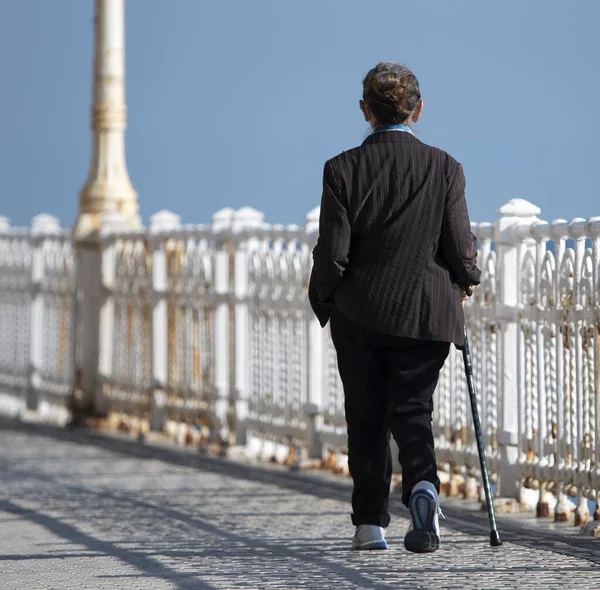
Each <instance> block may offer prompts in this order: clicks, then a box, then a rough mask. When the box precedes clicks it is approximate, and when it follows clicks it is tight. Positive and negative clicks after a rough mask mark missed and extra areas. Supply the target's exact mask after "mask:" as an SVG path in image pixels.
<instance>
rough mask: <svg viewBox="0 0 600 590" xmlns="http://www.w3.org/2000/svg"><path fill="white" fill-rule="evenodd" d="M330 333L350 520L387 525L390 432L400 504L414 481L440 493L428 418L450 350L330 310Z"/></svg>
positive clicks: (406, 497) (406, 496) (388, 520)
mask: <svg viewBox="0 0 600 590" xmlns="http://www.w3.org/2000/svg"><path fill="white" fill-rule="evenodd" d="M331 335H332V338H333V343H334V346H335V349H336V351H337V357H338V367H339V371H340V376H341V378H342V383H343V385H344V397H345V401H344V404H345V410H346V421H347V423H348V467H349V470H350V475H351V476H352V480H353V482H354V490H353V492H352V522H353V523H354V524H355V525H360V524H373V525H377V526H381V527H386V526H387V525H388V524H389V522H390V516H389V514H388V499H389V493H390V484H391V478H392V456H391V451H390V446H389V441H390V433H391V434H392V435H393V436H394V439H395V440H396V443H397V445H398V447H399V449H400V452H399V460H400V464H401V465H402V501H403V502H404V504H406V505H408V500H409V498H410V493H411V489H412V488H413V486H414V485H415V484H416V483H418V482H419V481H423V480H425V481H430V482H431V483H433V484H434V485H435V486H436V488H437V490H438V492H439V485H440V481H439V479H438V476H437V464H436V460H435V451H434V443H433V433H432V429H431V414H432V412H433V393H434V390H435V388H436V385H437V382H438V378H439V372H440V370H441V369H442V367H443V365H444V362H445V360H446V358H447V356H448V353H449V351H450V344H449V343H448V342H435V341H425V340H414V339H410V338H400V337H398V336H388V335H385V334H381V333H378V332H373V331H371V330H367V329H365V328H362V327H360V326H358V325H356V324H354V323H353V322H351V321H350V320H348V319H347V318H345V317H344V316H343V315H342V314H341V313H340V312H339V311H338V310H336V309H334V310H333V312H332V315H331Z"/></svg>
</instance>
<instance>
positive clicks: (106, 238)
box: [89, 213, 128, 416]
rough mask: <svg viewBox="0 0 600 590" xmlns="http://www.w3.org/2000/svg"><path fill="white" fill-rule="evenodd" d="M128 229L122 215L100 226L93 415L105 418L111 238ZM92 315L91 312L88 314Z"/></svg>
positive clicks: (111, 301) (111, 329) (110, 215)
mask: <svg viewBox="0 0 600 590" xmlns="http://www.w3.org/2000/svg"><path fill="white" fill-rule="evenodd" d="M127 228H128V223H127V219H126V218H125V217H123V216H122V215H121V214H120V213H107V214H105V215H103V216H102V219H101V225H100V236H99V238H100V239H99V244H100V268H99V269H98V274H99V276H100V293H99V297H100V298H99V302H98V306H99V309H98V371H97V375H98V378H97V383H96V385H95V388H94V403H93V406H94V412H95V413H96V414H99V415H102V416H104V415H106V413H107V403H106V395H105V390H104V382H105V380H107V379H111V377H112V373H113V371H112V368H113V367H112V363H113V346H114V340H113V332H114V322H115V300H114V288H115V275H116V266H115V265H116V260H115V240H114V239H112V238H111V237H112V235H113V234H116V233H118V232H119V231H120V230H121V231H124V230H126V229H127ZM89 311H91V310H89Z"/></svg>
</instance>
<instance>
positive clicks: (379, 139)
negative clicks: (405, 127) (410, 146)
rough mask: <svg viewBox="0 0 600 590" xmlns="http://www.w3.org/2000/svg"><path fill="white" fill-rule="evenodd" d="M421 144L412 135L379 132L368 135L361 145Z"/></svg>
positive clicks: (400, 132) (402, 132)
mask: <svg viewBox="0 0 600 590" xmlns="http://www.w3.org/2000/svg"><path fill="white" fill-rule="evenodd" d="M390 142H392V143H396V142H401V143H423V142H422V141H421V140H420V139H417V138H416V137H415V136H414V135H413V134H412V133H407V132H406V131H379V132H377V133H372V134H371V135H369V136H368V137H367V138H366V139H365V140H364V141H363V143H362V145H368V144H370V143H390Z"/></svg>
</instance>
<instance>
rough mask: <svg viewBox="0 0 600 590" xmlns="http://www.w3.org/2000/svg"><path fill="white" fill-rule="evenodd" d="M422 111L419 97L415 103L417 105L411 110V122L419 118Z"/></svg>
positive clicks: (421, 100)
mask: <svg viewBox="0 0 600 590" xmlns="http://www.w3.org/2000/svg"><path fill="white" fill-rule="evenodd" d="M422 112H423V99H422V98H420V99H419V102H418V103H417V107H416V108H415V110H414V111H413V114H412V116H411V118H410V120H411V121H412V122H413V123H416V122H417V121H418V120H419V117H420V116H421V113H422Z"/></svg>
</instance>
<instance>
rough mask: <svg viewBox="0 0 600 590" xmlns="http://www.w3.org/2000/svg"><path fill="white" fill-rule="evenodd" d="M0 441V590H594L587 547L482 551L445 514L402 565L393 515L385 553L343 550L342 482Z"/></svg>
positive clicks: (62, 439) (544, 539) (525, 542)
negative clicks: (428, 546)
mask: <svg viewBox="0 0 600 590" xmlns="http://www.w3.org/2000/svg"><path fill="white" fill-rule="evenodd" d="M0 445H1V448H2V454H1V457H0V485H1V487H0V523H1V525H0V526H1V527H2V534H0V589H1V590H13V589H14V590H21V589H27V590H42V589H43V590H49V589H56V590H67V589H84V588H85V589H92V588H93V589H98V590H100V589H110V590H117V589H140V590H152V589H167V588H168V589H184V588H193V589H203V588H207V589H211V588H226V589H229V588H231V589H237V588H247V589H259V588H285V589H290V590H291V589H296V588H298V589H300V588H315V589H326V588H335V589H345V588H361V589H375V590H378V589H383V588H410V589H435V590H440V589H447V590H449V589H451V588H456V589H461V590H463V589H468V588H472V589H488V590H492V589H500V588H518V589H522V588H544V589H554V588H561V589H566V588H578V589H580V590H583V589H590V590H591V589H600V546H599V545H598V544H597V542H596V541H595V540H594V539H587V540H586V543H587V545H586V546H585V547H587V549H585V547H584V545H581V547H579V546H578V545H577V544H569V543H568V542H562V541H560V540H553V539H552V537H551V536H550V537H549V536H548V535H546V536H543V535H542V536H539V537H536V536H535V535H536V533H535V532H534V533H532V535H534V536H533V537H532V538H531V539H523V538H522V537H523V534H522V533H518V531H517V532H515V531H513V532H509V533H508V534H507V538H509V539H511V538H512V539H513V541H509V542H505V544H504V546H503V547H501V548H498V549H492V548H490V547H489V545H488V544H487V542H486V539H487V536H486V534H485V527H483V528H481V525H480V524H479V522H478V521H477V519H472V518H471V517H468V516H467V517H461V516H460V515H458V516H456V515H455V516H454V517H452V518H450V519H449V521H448V522H449V526H448V524H447V526H446V527H445V528H444V531H443V533H444V534H443V539H442V547H441V549H440V551H439V552H437V553H436V554H433V555H414V554H409V553H407V552H406V551H404V549H403V546H402V536H403V534H404V531H405V530H406V527H407V519H406V516H405V515H406V513H405V512H404V511H403V510H401V509H396V508H395V509H394V512H395V513H396V515H395V517H394V519H393V523H392V525H391V526H390V529H388V538H389V540H390V544H391V549H390V550H389V551H379V552H353V551H350V550H349V538H350V536H351V533H352V527H351V525H350V522H349V518H348V512H349V506H348V503H347V498H348V495H349V494H348V492H349V487H348V485H347V483H343V484H332V483H330V482H329V480H327V478H323V479H322V480H320V479H319V478H315V477H310V476H306V475H303V474H292V473H289V472H287V471H284V470H283V469H280V468H271V467H264V466H249V465H247V464H240V463H235V462H228V461H225V460H220V459H210V458H206V457H202V456H199V455H198V454H191V453H189V452H187V453H186V452H185V451H177V450H172V449H161V448H149V447H148V446H143V445H136V444H134V443H131V442H124V441H119V440H116V439H110V438H107V437H102V436H98V435H93V434H87V433H77V432H76V433H70V432H68V431H59V430H56V431H52V430H51V429H37V428H34V427H17V426H7V424H6V423H2V428H0ZM396 504H397V502H396ZM471 521H472V522H471ZM554 541H556V542H554Z"/></svg>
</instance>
